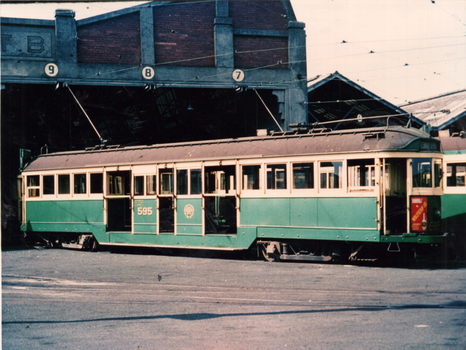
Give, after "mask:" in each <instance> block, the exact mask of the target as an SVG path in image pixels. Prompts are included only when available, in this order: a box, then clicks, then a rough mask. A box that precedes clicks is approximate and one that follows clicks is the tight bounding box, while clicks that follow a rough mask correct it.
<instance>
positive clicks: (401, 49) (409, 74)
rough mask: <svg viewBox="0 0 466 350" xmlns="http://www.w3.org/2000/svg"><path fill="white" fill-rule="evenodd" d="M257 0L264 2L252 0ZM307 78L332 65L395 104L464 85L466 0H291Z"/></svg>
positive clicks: (4, 12)
mask: <svg viewBox="0 0 466 350" xmlns="http://www.w3.org/2000/svg"><path fill="white" fill-rule="evenodd" d="M251 1H260V0H251ZM141 3H145V2H103V3H91V2H89V3H59V4H57V3H47V4H45V3H38V4H36V3H32V4H5V3H3V4H1V5H0V15H1V16H2V17H20V18H35V19H52V20H53V19H54V16H55V9H72V10H74V11H75V12H76V19H77V20H80V19H83V18H87V17H92V16H96V15H99V14H102V13H106V12H111V11H115V10H117V9H120V8H125V7H130V6H136V5H138V4H141ZM291 4H292V6H293V9H294V12H295V14H296V17H297V20H298V21H300V22H304V23H305V25H306V27H305V30H306V46H307V76H308V79H309V80H310V79H313V78H315V77H318V76H320V77H321V76H326V75H328V74H331V73H333V72H335V71H338V72H339V73H340V74H342V75H344V76H345V77H347V78H348V79H350V80H352V81H354V82H355V83H357V84H359V85H360V86H362V87H364V88H365V89H367V90H369V91H371V92H372V93H374V94H376V95H378V96H379V97H381V98H383V99H385V100H387V101H389V102H391V103H393V104H395V105H403V104H406V103H408V102H413V101H418V100H422V99H426V98H431V97H436V96H440V95H442V94H447V93H450V92H454V91H459V90H464V89H466V0H454V1H447V0H411V1H410V0H364V1H363V0H291Z"/></svg>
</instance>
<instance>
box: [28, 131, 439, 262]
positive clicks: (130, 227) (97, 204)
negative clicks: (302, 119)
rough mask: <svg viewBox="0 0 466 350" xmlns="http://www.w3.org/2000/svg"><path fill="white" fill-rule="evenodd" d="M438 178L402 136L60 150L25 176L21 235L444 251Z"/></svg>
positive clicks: (417, 137)
mask: <svg viewBox="0 0 466 350" xmlns="http://www.w3.org/2000/svg"><path fill="white" fill-rule="evenodd" d="M375 133H376V134H377V137H373V135H374V134H375ZM441 175H442V153H441V152H440V144H439V142H438V140H435V139H433V138H430V137H429V136H428V135H427V134H425V133H423V132H421V131H419V130H416V129H406V128H401V127H386V128H380V129H377V130H375V129H366V130H351V131H342V132H338V133H337V132H325V133H319V134H314V133H312V132H309V133H291V132H290V133H280V134H275V135H272V136H263V137H252V138H243V139H231V140H217V141H204V142H195V143H181V144H169V145H157V146H144V147H142V146H141V147H123V148H104V147H103V148H95V149H91V150H85V151H78V152H60V153H54V154H45V155H41V156H39V157H38V158H37V159H36V160H34V161H32V162H31V163H30V164H29V165H28V166H26V167H25V168H24V169H23V171H22V174H21V177H20V178H21V179H22V194H23V196H22V213H23V216H22V230H23V231H25V232H35V233H39V234H41V235H47V234H48V235H49V236H51V237H54V239H57V240H58V241H61V242H62V243H65V244H77V245H78V246H79V245H81V246H82V247H87V248H89V247H90V248H93V247H94V245H96V244H99V245H104V246H144V247H165V248H185V249H212V250H248V249H251V248H253V247H257V248H258V249H259V251H260V252H261V254H262V255H263V256H264V257H265V258H267V259H268V260H310V261H328V260H342V261H347V260H356V259H362V258H360V257H361V256H366V255H367V256H370V255H377V252H378V251H381V250H383V251H389V252H391V253H394V252H395V250H394V249H392V248H393V247H394V246H396V245H397V246H398V247H404V246H405V245H410V246H412V245H414V246H416V245H429V244H441V243H442V242H443V236H442V228H441V224H440V222H441V221H440V220H441V217H440V214H441V205H442V203H441V196H442V194H443V191H442V181H441V178H442V177H441ZM91 236H92V239H91V238H90V237H91ZM69 237H71V238H69ZM80 242H81V243H80ZM94 242H95V244H94ZM389 247H392V248H390V249H388V248H389ZM94 248H95V247H94ZM402 249H403V248H401V250H402ZM372 253H374V254H372Z"/></svg>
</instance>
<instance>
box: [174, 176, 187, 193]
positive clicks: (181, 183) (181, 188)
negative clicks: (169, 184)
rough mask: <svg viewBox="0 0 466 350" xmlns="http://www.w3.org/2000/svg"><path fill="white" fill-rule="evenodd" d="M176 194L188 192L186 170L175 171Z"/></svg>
mask: <svg viewBox="0 0 466 350" xmlns="http://www.w3.org/2000/svg"><path fill="white" fill-rule="evenodd" d="M176 194H188V170H177V171H176Z"/></svg>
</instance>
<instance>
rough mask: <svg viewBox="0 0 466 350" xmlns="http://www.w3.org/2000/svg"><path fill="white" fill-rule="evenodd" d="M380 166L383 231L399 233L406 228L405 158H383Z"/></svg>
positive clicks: (387, 233)
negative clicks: (381, 166)
mask: <svg viewBox="0 0 466 350" xmlns="http://www.w3.org/2000/svg"><path fill="white" fill-rule="evenodd" d="M384 164H385V168H382V185H383V190H382V192H383V203H384V205H383V207H382V209H383V210H384V213H383V215H382V217H383V221H384V233H385V234H386V235H389V234H400V233H404V232H406V230H407V210H408V208H407V190H406V179H407V172H406V171H407V165H406V159H385V161H384Z"/></svg>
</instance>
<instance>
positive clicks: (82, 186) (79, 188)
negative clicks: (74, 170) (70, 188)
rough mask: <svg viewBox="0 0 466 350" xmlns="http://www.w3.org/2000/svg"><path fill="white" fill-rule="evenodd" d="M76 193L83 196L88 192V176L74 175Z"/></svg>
mask: <svg viewBox="0 0 466 350" xmlns="http://www.w3.org/2000/svg"><path fill="white" fill-rule="evenodd" d="M74 193H76V194H83V193H87V191H86V174H74Z"/></svg>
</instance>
